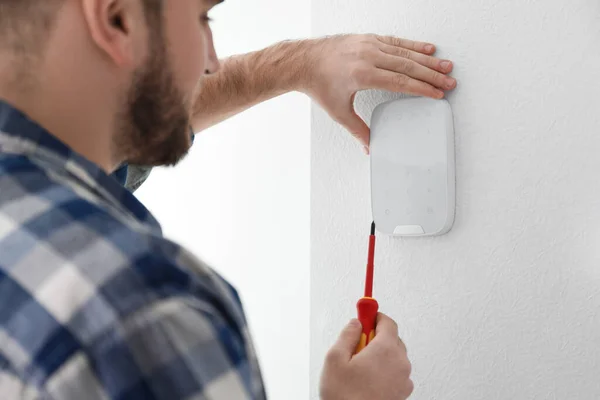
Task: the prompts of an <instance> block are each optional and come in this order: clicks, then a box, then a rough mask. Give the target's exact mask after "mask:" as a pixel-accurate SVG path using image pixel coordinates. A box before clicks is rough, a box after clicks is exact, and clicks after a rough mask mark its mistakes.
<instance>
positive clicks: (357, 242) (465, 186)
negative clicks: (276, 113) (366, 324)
mask: <svg viewBox="0 0 600 400" xmlns="http://www.w3.org/2000/svg"><path fill="white" fill-rule="evenodd" d="M598 21H600V3H598V1H597V0H572V1H569V2H566V1H561V0H551V1H550V0H543V1H542V0H526V1H524V0H504V1H490V0H483V1H465V0H454V1H448V0H379V1H366V0H344V1H341V0H320V1H318V2H313V5H312V22H313V34H317V35H321V34H329V33H337V32H340V31H342V32H352V31H362V32H369V31H374V32H377V33H389V34H395V35H399V36H404V37H408V38H415V39H416V38H419V39H423V40H429V41H433V42H434V43H437V44H438V45H439V48H440V53H439V54H440V55H441V56H445V57H451V58H452V59H453V60H454V61H455V63H456V72H455V76H456V77H457V78H458V79H459V82H460V88H459V89H458V90H456V91H455V93H453V94H452V95H451V96H449V100H450V102H451V104H452V107H453V110H454V114H455V126H456V163H457V217H456V224H455V226H454V229H453V230H452V231H451V232H450V233H449V234H448V235H446V236H443V237H439V238H433V239H390V238H386V237H380V238H379V242H378V251H377V255H376V276H375V285H376V286H375V294H376V297H378V299H379V300H380V303H381V308H382V310H383V311H385V312H387V313H389V314H391V315H392V316H393V317H394V318H396V319H397V320H398V321H399V323H400V326H401V334H402V336H403V337H404V338H405V341H406V343H407V345H408V347H409V353H410V356H411V359H412V361H413V364H414V380H415V383H416V391H415V394H414V397H413V398H414V399H417V400H425V399H427V400H431V399H444V400H450V399H456V400H479V399H481V400H483V399H485V400H492V399H502V400H505V399H582V400H588V399H598V398H600V380H599V379H598V376H600V313H599V311H600V156H599V153H600V99H599V97H598V93H599V91H600V23H598ZM390 98H392V96H391V95H389V94H382V93H365V94H362V95H361V96H358V98H357V106H358V109H359V112H360V113H361V114H362V115H364V116H365V117H368V116H370V114H371V111H372V109H373V108H374V106H375V105H376V104H377V103H379V102H381V101H383V100H387V99H390ZM311 162H312V165H311V168H312V183H311V187H312V193H311V196H312V200H311V201H312V203H311V207H312V211H311V217H312V222H311V233H312V237H311V256H312V260H311V388H312V395H311V398H313V399H316V398H317V391H316V388H317V381H318V377H319V373H320V369H321V365H322V359H323V356H324V354H325V352H326V350H327V349H328V347H329V346H330V345H331V343H332V342H333V341H334V340H335V337H336V336H337V334H338V332H339V330H340V329H341V328H342V327H343V325H344V324H345V323H346V322H347V321H348V319H349V318H351V317H352V316H353V315H354V304H355V302H356V300H357V299H358V297H359V296H360V295H361V290H362V282H363V274H364V264H365V261H366V246H367V242H366V240H367V233H368V227H369V223H370V221H371V219H370V218H371V214H370V199H369V181H368V159H367V158H366V157H365V156H363V155H362V154H361V152H360V151H359V148H358V147H357V146H356V145H355V144H354V142H353V140H352V139H351V138H350V136H349V135H348V134H346V133H345V132H343V131H342V129H341V128H340V127H339V126H337V125H336V124H334V123H333V122H330V120H329V119H328V117H327V116H326V115H325V114H324V113H323V112H322V111H320V110H319V109H317V108H314V109H313V117H312V161H311Z"/></svg>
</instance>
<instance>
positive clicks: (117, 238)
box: [0, 102, 265, 400]
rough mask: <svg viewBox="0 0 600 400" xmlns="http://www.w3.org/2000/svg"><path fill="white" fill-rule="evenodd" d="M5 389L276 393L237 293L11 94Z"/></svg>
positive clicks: (3, 210)
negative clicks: (266, 384) (267, 385)
mask: <svg viewBox="0 0 600 400" xmlns="http://www.w3.org/2000/svg"><path fill="white" fill-rule="evenodd" d="M0 398H1V399H2V400H9V399H56V400H62V399H65V400H71V399H72V400H96V399H115V400H116V399H127V400H129V399H132V400H133V399H140V400H141V399H143V400H152V399H165V400H178V399H194V400H217V399H219V400H220V399H223V400H233V399H263V398H265V394H264V388H263V384H262V379H261V376H260V371H259V367H258V362H257V359H256V354H255V351H254V348H253V345H252V342H251V340H250V336H249V333H248V329H247V324H246V320H245V317H244V314H243V310H242V306H241V303H240V300H239V298H238V295H237V293H236V292H235V290H234V289H233V288H232V287H231V286H230V285H229V284H227V283H226V282H225V281H224V280H223V279H222V278H221V277H220V276H218V275H217V274H216V273H215V272H214V271H212V270H211V269H210V268H208V267H207V266H206V265H204V264H203V263H202V262H200V261H199V260H197V259H196V258H195V257H194V256H192V255H191V254H190V253H188V252H186V251H185V250H184V249H182V248H181V247H179V246H177V245H176V244H174V243H172V242H170V241H168V240H166V239H165V238H163V236H162V233H161V229H160V226H159V225H158V223H157V222H156V220H155V219H154V218H153V217H152V215H150V213H149V212H148V211H147V210H146V208H144V207H143V206H142V204H141V203H139V202H138V201H137V199H136V198H135V197H134V196H133V195H132V194H131V193H130V192H129V191H128V190H126V189H125V188H123V186H121V185H120V184H119V183H118V182H117V181H116V180H115V179H114V178H113V177H110V176H109V175H107V174H105V173H104V172H103V171H102V170H101V169H100V168H98V167H97V166H95V165H94V164H92V163H91V162H89V161H87V160H85V159H84V158H83V157H81V156H79V155H78V154H76V153H75V152H73V151H72V150H70V149H69V148H68V147H66V146H65V145H64V144H62V143H61V142H60V141H58V140H57V139H56V138H55V137H53V136H52V135H50V134H49V133H48V132H46V131H45V130H44V129H42V128H41V127H40V126H38V125H37V124H36V123H34V122H32V121H31V120H29V119H28V118H27V117H26V116H25V115H23V114H22V113H20V112H19V111H17V110H15V109H14V108H12V107H10V106H9V105H7V104H6V103H2V102H0Z"/></svg>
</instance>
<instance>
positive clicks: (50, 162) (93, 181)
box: [0, 100, 160, 232]
mask: <svg viewBox="0 0 600 400" xmlns="http://www.w3.org/2000/svg"><path fill="white" fill-rule="evenodd" d="M2 152H4V153H14V154H21V155H24V156H27V157H29V158H31V159H32V160H34V161H38V162H40V163H42V164H43V165H44V167H46V168H49V169H51V170H52V171H53V172H54V173H59V174H61V175H68V176H69V177H70V178H72V179H74V180H76V181H77V183H78V184H80V185H83V186H86V187H87V188H88V189H89V190H91V191H92V192H93V193H94V194H95V195H97V196H98V197H99V198H100V199H101V200H102V201H103V202H104V203H108V205H109V206H111V207H113V208H117V209H118V210H119V211H120V212H126V213H127V214H129V216H131V217H133V218H134V219H135V220H137V221H139V222H141V223H143V224H144V225H147V226H148V225H149V226H150V228H151V229H152V230H157V231H158V232H160V225H159V224H158V222H157V221H156V219H155V218H154V217H153V216H152V215H151V214H150V212H149V211H148V209H146V207H144V205H143V204H142V203H140V201H139V200H138V199H137V198H136V197H135V196H134V195H133V194H132V193H131V192H129V191H128V190H127V189H126V188H125V187H123V186H122V185H121V184H120V183H119V182H118V181H117V180H116V179H115V178H114V177H112V176H110V175H108V174H107V173H106V172H104V171H103V170H102V169H101V168H100V167H99V166H97V165H96V164H94V163H92V162H91V161H89V160H87V159H86V158H84V157H83V156H82V155H80V154H78V153H76V152H75V151H73V150H72V149H71V148H69V147H68V146H67V145H66V144H64V143H63V142H61V141H60V140H59V139H58V138H56V137H55V136H53V135H52V134H51V133H49V132H48V131H46V130H45V129H44V128H42V127H41V126H40V125H39V124H37V123H36V122H34V121H32V120H31V119H30V118H29V117H27V116H26V115H25V114H24V113H23V112H21V111H19V110H17V109H16V108H14V107H12V106H11V105H9V104H8V103H6V102H4V101H2V100H0V153H2Z"/></svg>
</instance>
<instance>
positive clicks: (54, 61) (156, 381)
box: [0, 0, 456, 400]
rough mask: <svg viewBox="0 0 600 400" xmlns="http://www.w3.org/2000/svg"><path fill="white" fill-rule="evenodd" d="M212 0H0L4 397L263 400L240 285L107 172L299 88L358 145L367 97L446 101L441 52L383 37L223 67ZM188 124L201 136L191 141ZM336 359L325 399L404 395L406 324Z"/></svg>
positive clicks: (339, 40) (363, 137)
mask: <svg viewBox="0 0 600 400" xmlns="http://www.w3.org/2000/svg"><path fill="white" fill-rule="evenodd" d="M215 3H217V1H215V0H0V99H1V101H0V393H1V394H2V398H3V399H17V398H18V399H37V398H41V399H92V400H94V399H209V400H217V399H219V400H220V399H262V398H264V396H265V395H264V389H263V384H262V380H261V376H260V372H259V367H258V362H257V360H256V356H255V352H254V349H253V346H252V343H251V339H250V337H249V335H248V330H247V326H246V321H245V317H244V314H243V311H242V307H241V304H240V301H239V298H238V296H237V294H236V292H235V290H234V289H233V288H232V287H231V286H230V285H229V284H227V283H226V282H225V281H224V280H223V279H222V278H221V277H220V276H219V275H217V274H216V273H215V272H214V271H213V270H211V269H210V268H209V267H207V266H206V265H205V264H203V263H202V262H200V261H199V260H197V259H196V258H194V256H193V255H191V254H190V253H188V252H187V251H185V249H182V248H181V247H179V246H177V245H176V244H174V243H172V242H170V241H168V240H166V239H164V238H163V236H162V234H161V230H160V226H159V225H158V223H157V222H156V220H155V219H154V218H153V217H152V215H150V213H149V212H148V211H147V210H146V209H145V208H144V207H143V205H142V204H140V203H139V202H138V201H137V200H136V198H135V197H134V196H133V195H132V194H131V193H130V192H129V191H128V190H126V189H125V188H124V187H123V186H122V185H121V184H119V183H118V182H117V180H116V179H115V178H114V177H111V176H110V174H111V173H113V172H114V171H115V170H116V169H119V172H120V177H121V179H123V180H124V181H129V183H130V186H131V187H135V186H136V185H138V184H139V182H140V181H141V180H143V176H142V178H141V179H137V178H135V179H131V176H127V175H128V174H132V173H133V172H132V171H134V170H136V171H139V168H133V167H131V168H130V167H124V166H125V165H128V164H129V165H141V166H153V165H173V164H176V163H177V162H178V161H179V160H180V159H181V158H182V157H183V156H184V155H185V154H186V152H187V151H188V149H189V147H190V144H191V135H190V132H191V130H192V129H193V131H195V132H198V131H201V130H203V129H205V128H207V127H209V126H211V125H213V124H215V123H218V122H219V121H222V120H223V119H225V118H227V117H229V116H231V115H234V114H236V113H238V112H240V111H242V110H244V109H246V108H248V107H250V106H252V105H254V104H257V103H259V102H261V101H264V100H267V99H269V98H272V97H274V96H277V95H279V94H282V93H284V92H287V91H290V90H298V91H303V92H305V93H307V94H309V95H310V96H311V97H312V98H313V99H315V100H316V101H317V102H319V104H321V105H322V106H323V107H324V108H325V109H326V110H327V111H328V112H329V113H330V115H331V116H332V117H333V118H335V119H336V120H337V121H339V122H340V123H341V124H343V125H344V126H345V127H346V128H348V130H350V131H351V132H352V133H353V134H354V135H355V136H356V137H357V139H358V140H359V141H360V142H361V143H362V144H363V145H364V146H367V144H368V136H369V130H368V127H367V126H366V125H365V124H364V122H363V121H362V120H361V119H360V118H359V117H358V116H357V115H356V114H355V113H354V110H353V105H352V101H353V98H354V94H355V93H356V92H357V91H358V90H361V89H366V88H380V89H388V90H393V91H402V92H408V93H413V94H418V95H425V96H431V97H437V98H441V97H442V96H443V90H449V89H452V88H453V87H454V86H455V84H456V82H455V81H454V80H453V79H452V78H450V77H447V76H446V74H447V73H449V72H450V71H451V69H452V64H451V63H450V62H447V61H443V60H438V59H436V58H434V57H432V56H431V55H432V54H433V53H434V48H433V46H432V45H427V44H424V43H415V42H411V41H407V40H400V39H397V38H389V37H379V36H374V35H357V36H340V37H333V38H327V39H319V40H308V41H302V42H288V43H281V44H279V45H276V46H273V47H271V48H268V49H265V50H264V51H261V52H257V53H253V54H249V55H245V56H240V57H233V58H231V59H229V60H226V61H225V62H223V65H222V66H221V69H220V70H219V68H220V65H219V61H218V59H217V57H216V54H215V51H214V47H213V43H212V34H211V30H210V27H209V24H208V20H209V19H208V15H207V13H208V11H209V10H210V8H211V7H212V6H214V5H215ZM190 126H191V127H192V129H190ZM359 336H360V324H359V323H357V321H352V322H350V323H349V324H348V326H347V327H346V328H345V329H344V330H343V332H342V334H341V335H340V338H339V339H338V341H337V343H336V344H335V345H334V347H333V348H332V349H331V351H330V352H329V354H328V356H327V359H326V362H325V368H324V372H323V377H322V382H321V395H322V398H323V399H324V400H334V399H367V398H368V399H372V400H377V399H404V398H407V397H408V396H409V395H410V393H411V392H412V382H411V381H410V377H409V375H410V363H409V361H408V358H407V356H406V349H405V347H404V345H403V344H402V342H401V340H400V339H399V338H398V330H397V326H396V324H395V322H394V321H392V320H391V319H389V318H388V317H386V316H385V315H383V314H381V315H379V317H378V327H377V335H376V338H375V339H374V341H373V342H372V343H371V344H370V345H369V346H368V347H367V348H366V349H365V350H363V351H362V352H361V353H360V354H359V355H357V356H353V352H354V348H355V347H356V345H357V343H358V340H359Z"/></svg>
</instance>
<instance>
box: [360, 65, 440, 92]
mask: <svg viewBox="0 0 600 400" xmlns="http://www.w3.org/2000/svg"><path fill="white" fill-rule="evenodd" d="M364 88H369V89H382V90H387V91H390V92H398V93H407V94H413V95H417V96H425V97H431V98H433V99H441V98H443V97H444V92H443V91H441V90H439V89H437V88H436V87H434V86H432V85H430V84H429V83H425V82H423V81H420V80H417V79H413V78H411V77H410V76H408V75H405V74H401V73H398V72H392V71H388V70H384V69H378V70H377V71H374V72H373V74H371V75H369V77H368V78H367V82H365V84H364Z"/></svg>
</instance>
